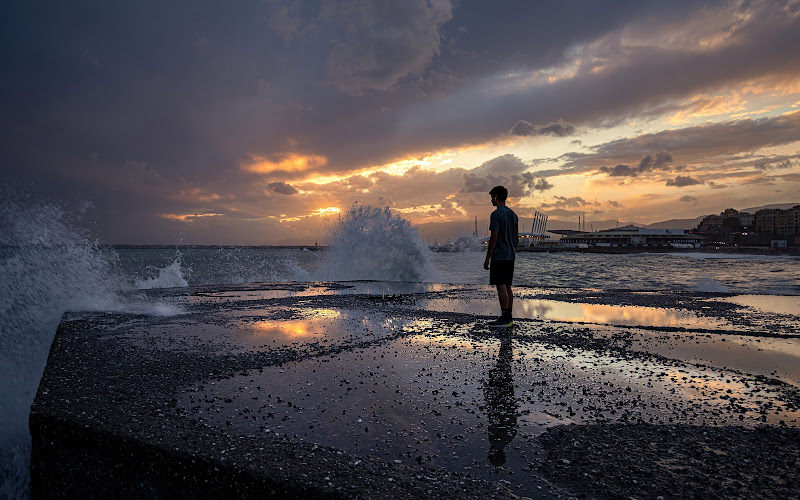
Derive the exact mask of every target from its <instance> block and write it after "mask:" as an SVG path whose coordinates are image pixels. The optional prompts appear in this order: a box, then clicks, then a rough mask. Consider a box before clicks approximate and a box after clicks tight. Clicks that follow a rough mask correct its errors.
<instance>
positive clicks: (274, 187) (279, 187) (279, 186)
mask: <svg viewBox="0 0 800 500" xmlns="http://www.w3.org/2000/svg"><path fill="white" fill-rule="evenodd" d="M267 189H269V190H270V191H272V192H273V193H278V194H285V195H295V194H298V193H299V192H300V191H298V190H297V189H295V188H294V187H293V186H291V185H290V184H286V183H285V182H270V183H269V184H267Z"/></svg>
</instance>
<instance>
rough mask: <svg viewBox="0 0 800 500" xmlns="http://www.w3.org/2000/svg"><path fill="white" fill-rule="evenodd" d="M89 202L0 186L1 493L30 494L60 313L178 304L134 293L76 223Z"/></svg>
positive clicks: (167, 310) (108, 254) (164, 308)
mask: <svg viewBox="0 0 800 500" xmlns="http://www.w3.org/2000/svg"><path fill="white" fill-rule="evenodd" d="M90 206H91V205H90V204H83V205H82V206H79V207H67V206H65V205H64V204H61V203H55V202H42V201H40V200H37V199H35V198H33V197H31V196H30V195H29V194H27V193H25V192H24V191H22V190H20V189H16V188H12V187H9V186H0V283H2V285H1V286H0V498H25V497H27V495H28V483H29V463H30V435H29V432H28V415H29V413H30V406H31V403H32V402H33V398H34V396H35V394H36V389H37V387H38V384H39V380H40V379H41V376H42V372H43V370H44V365H45V362H46V361H47V354H48V351H49V348H50V344H51V343H52V340H53V336H54V334H55V331H56V328H57V326H58V323H59V322H60V320H61V316H62V314H63V313H64V312H65V311H68V310H82V311H87V310H89V311H132V312H133V311H136V312H141V313H150V314H158V315H163V314H174V313H176V312H177V311H178V310H177V308H175V307H174V306H168V305H161V304H154V303H150V302H148V301H147V300H146V299H144V298H143V297H140V296H135V295H134V291H133V289H132V288H131V287H130V285H128V284H126V283H125V280H123V279H122V278H121V277H120V276H119V274H118V273H117V271H116V263H117V259H116V254H115V253H114V252H113V251H111V250H108V249H103V248H101V247H100V246H99V245H98V243H97V242H96V241H94V240H93V239H92V238H90V236H89V235H88V233H87V232H86V231H84V230H81V229H80V228H79V224H78V222H79V219H80V217H81V216H82V214H83V213H84V212H85V211H86V210H87V209H88V208H89V207H90Z"/></svg>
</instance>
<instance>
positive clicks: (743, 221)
mask: <svg viewBox="0 0 800 500" xmlns="http://www.w3.org/2000/svg"><path fill="white" fill-rule="evenodd" d="M755 220H756V216H755V214H750V213H747V212H739V224H740V225H741V226H742V227H744V228H747V229H753V225H754V223H755Z"/></svg>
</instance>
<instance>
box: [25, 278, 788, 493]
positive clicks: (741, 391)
mask: <svg viewBox="0 0 800 500" xmlns="http://www.w3.org/2000/svg"><path fill="white" fill-rule="evenodd" d="M150 299H151V300H153V301H159V302H162V303H166V304H171V305H172V306H175V307H176V308H178V309H179V310H180V312H179V313H178V314H173V315H169V316H160V317H159V316H146V315H135V314H105V313H70V314H68V315H66V316H65V317H64V319H63V321H62V323H61V325H60V326H59V329H58V332H57V334H56V337H55V340H54V342H53V345H52V348H51V351H50V357H49V360H48V364H47V368H46V371H45V373H44V376H43V378H42V381H41V384H40V387H39V391H38V393H37V396H36V400H35V402H34V405H33V407H32V410H31V416H30V428H31V436H32V440H33V451H32V465H31V493H32V497H34V498H45V497H50V496H66V497H72V498H77V497H80V498H108V497H111V496H120V495H121V496H124V497H145V498H147V497H150V498H156V497H159V498H163V497H169V498H172V497H181V498H216V497H226V498H229V497H237V498H249V497H258V498H375V499H382V498H387V499H388V498H393V499H394V498H425V499H436V498H453V497H462V498H518V497H532V498H555V496H556V495H557V494H559V493H565V492H568V491H573V490H575V489H576V488H577V490H580V485H579V484H578V485H576V484H575V483H574V482H570V481H563V477H564V474H563V472H564V471H563V470H561V469H558V467H561V468H562V469H563V465H564V464H563V462H559V460H562V459H560V458H559V457H558V456H557V455H555V454H553V452H552V450H549V449H548V448H547V445H546V443H547V442H550V441H553V439H549V440H547V439H545V440H541V439H540V437H541V436H543V435H546V434H547V433H548V432H550V431H551V430H553V429H556V428H558V429H565V428H569V427H564V426H570V425H575V424H579V425H581V426H583V427H582V428H584V429H585V428H587V427H586V426H589V425H591V426H596V425H600V426H601V427H603V428H604V429H608V428H609V426H615V425H619V424H623V425H633V424H641V425H645V424H647V425H650V426H655V428H661V427H659V426H670V425H678V424H680V425H681V426H686V427H687V428H689V427H691V428H693V429H698V428H699V427H698V426H706V427H707V428H709V429H713V428H718V427H720V426H732V425H736V426H740V427H744V428H755V427H757V426H763V425H772V426H775V429H789V430H793V429H796V427H797V426H798V418H799V417H800V413H798V402H800V399H798V389H797V380H798V379H800V374H799V373H798V372H797V370H798V368H797V366H798V364H797V358H798V357H800V352H798V351H797V350H796V346H797V344H796V342H797V338H798V337H799V336H800V329H798V318H797V317H796V316H792V315H789V314H786V313H785V312H783V311H767V310H758V309H755V308H754V307H752V306H748V305H746V304H744V305H743V304H742V303H741V302H742V301H743V300H746V299H743V298H741V297H739V298H737V297H730V296H727V295H724V294H701V293H692V292H685V293H678V292H675V293H669V292H665V293H656V294H651V293H640V292H639V293H637V292H620V291H609V292H601V291H597V290H566V289H552V290H545V289H522V288H521V289H520V290H519V292H518V296H517V298H516V302H515V311H514V312H515V316H517V317H518V318H519V319H518V320H517V322H516V324H515V326H514V328H513V329H512V330H510V331H504V332H497V331H494V330H491V329H489V328H487V327H486V326H485V323H486V321H487V320H489V319H490V318H491V317H492V315H493V314H494V313H495V309H496V308H497V306H496V298H495V297H494V292H493V291H492V290H491V289H490V288H488V287H481V286H467V285H439V284H413V283H412V284H403V283H379V282H357V283H337V284H326V283H320V284H250V285H240V286H224V287H223V286H221V287H195V288H189V289H172V290H161V291H153V292H151V297H150ZM737 300H738V301H739V302H737ZM791 300H792V299H791V298H790V299H789V301H791ZM786 307H790V308H791V307H792V305H791V304H789V305H788V306H786ZM764 348H766V351H765V350H764ZM779 426H780V427H779ZM637 429H639V430H641V429H642V428H641V427H638V428H637ZM648 429H649V428H648ZM648 432H649V431H648ZM595 434H597V435H600V434H602V435H606V434H607V433H605V431H604V432H603V433H595ZM559 435H563V432H562V433H561V434H559ZM582 439H587V438H585V437H583V438H582ZM615 439H617V438H615ZM573 460H574V459H573ZM568 462H569V460H568ZM554 464H555V465H554ZM557 469H558V470H557ZM559 470H560V472H559ZM554 480H557V481H559V484H553V481H554ZM654 484H656V483H655V482H654ZM577 490H576V491H577Z"/></svg>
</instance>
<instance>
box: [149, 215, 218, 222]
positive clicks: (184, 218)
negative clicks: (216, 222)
mask: <svg viewBox="0 0 800 500" xmlns="http://www.w3.org/2000/svg"><path fill="white" fill-rule="evenodd" d="M224 215H225V214H161V218H162V219H170V220H179V221H184V222H186V221H189V222H191V221H193V220H196V219H202V218H204V217H222V216H224Z"/></svg>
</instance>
